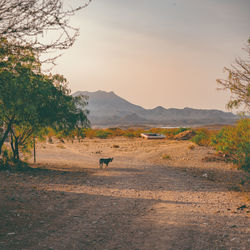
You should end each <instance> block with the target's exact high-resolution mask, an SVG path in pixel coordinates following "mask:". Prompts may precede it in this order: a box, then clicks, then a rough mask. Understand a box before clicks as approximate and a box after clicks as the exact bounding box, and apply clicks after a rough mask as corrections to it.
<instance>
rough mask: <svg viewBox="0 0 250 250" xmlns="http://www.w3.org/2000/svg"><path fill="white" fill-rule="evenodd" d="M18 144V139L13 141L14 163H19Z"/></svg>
mask: <svg viewBox="0 0 250 250" xmlns="http://www.w3.org/2000/svg"><path fill="white" fill-rule="evenodd" d="M18 146H19V142H18V138H16V139H15V160H16V161H20V157H19V148H18Z"/></svg>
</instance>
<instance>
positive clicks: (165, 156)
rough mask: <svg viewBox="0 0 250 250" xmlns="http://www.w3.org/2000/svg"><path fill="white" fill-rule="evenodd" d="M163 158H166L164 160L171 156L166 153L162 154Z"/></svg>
mask: <svg viewBox="0 0 250 250" xmlns="http://www.w3.org/2000/svg"><path fill="white" fill-rule="evenodd" d="M162 159H164V160H170V159H171V156H170V155H168V154H164V155H162Z"/></svg>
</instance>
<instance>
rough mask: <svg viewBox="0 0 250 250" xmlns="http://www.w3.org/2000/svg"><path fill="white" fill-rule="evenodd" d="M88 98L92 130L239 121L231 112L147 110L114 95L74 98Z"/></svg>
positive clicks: (92, 93)
mask: <svg viewBox="0 0 250 250" xmlns="http://www.w3.org/2000/svg"><path fill="white" fill-rule="evenodd" d="M79 95H84V96H88V97H89V99H88V105H87V107H86V109H88V110H89V111H90V113H89V120H90V121H91V124H92V125H93V126H100V127H106V126H136V125H137V126H138V125H147V126H166V127H167V126H195V125H212V124H232V123H235V121H236V120H237V119H238V117H237V116H236V115H234V114H233V113H231V112H224V111H221V110H214V109H213V110H210V109H193V108H184V109H176V108H169V109H166V108H164V107H162V106H158V107H156V108H154V109H145V108H143V107H141V106H138V105H135V104H132V103H130V102H129V101H127V100H125V99H123V98H121V97H119V96H118V95H116V94H115V93H114V92H112V91H111V92H105V91H101V90H99V91H96V92H88V91H77V92H76V93H74V94H73V96H79Z"/></svg>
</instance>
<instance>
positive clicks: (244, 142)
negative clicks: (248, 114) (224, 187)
mask: <svg viewBox="0 0 250 250" xmlns="http://www.w3.org/2000/svg"><path fill="white" fill-rule="evenodd" d="M211 141H212V145H213V146H215V148H216V150H217V151H221V152H223V153H224V154H225V155H227V156H228V157H230V158H231V159H232V160H233V161H234V162H235V163H236V164H238V165H239V167H240V168H243V169H245V170H247V171H249V167H250V119H241V120H240V121H238V122H237V124H236V126H235V127H225V128H223V129H221V130H220V131H219V133H218V134H217V135H215V136H213V137H212V139H211Z"/></svg>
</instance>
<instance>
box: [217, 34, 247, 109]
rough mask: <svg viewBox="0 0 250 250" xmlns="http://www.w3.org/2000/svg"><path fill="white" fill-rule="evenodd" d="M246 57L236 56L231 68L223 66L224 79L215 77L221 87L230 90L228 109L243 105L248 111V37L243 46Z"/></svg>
mask: <svg viewBox="0 0 250 250" xmlns="http://www.w3.org/2000/svg"><path fill="white" fill-rule="evenodd" d="M245 51H246V52H247V55H248V58H247V59H243V58H236V59H235V63H234V65H232V67H231V68H227V67H225V68H224V70H225V72H226V73H227V74H228V77H227V79H226V80H222V79H217V82H218V84H219V85H221V86H222V89H226V90H229V91H230V92H231V99H230V101H229V102H228V104H227V107H228V108H229V109H232V108H239V107H240V106H242V105H244V106H245V108H246V110H247V111H248V112H249V111H250V60H249V59H250V57H249V56H250V39H249V40H248V44H247V47H246V48H245Z"/></svg>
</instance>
